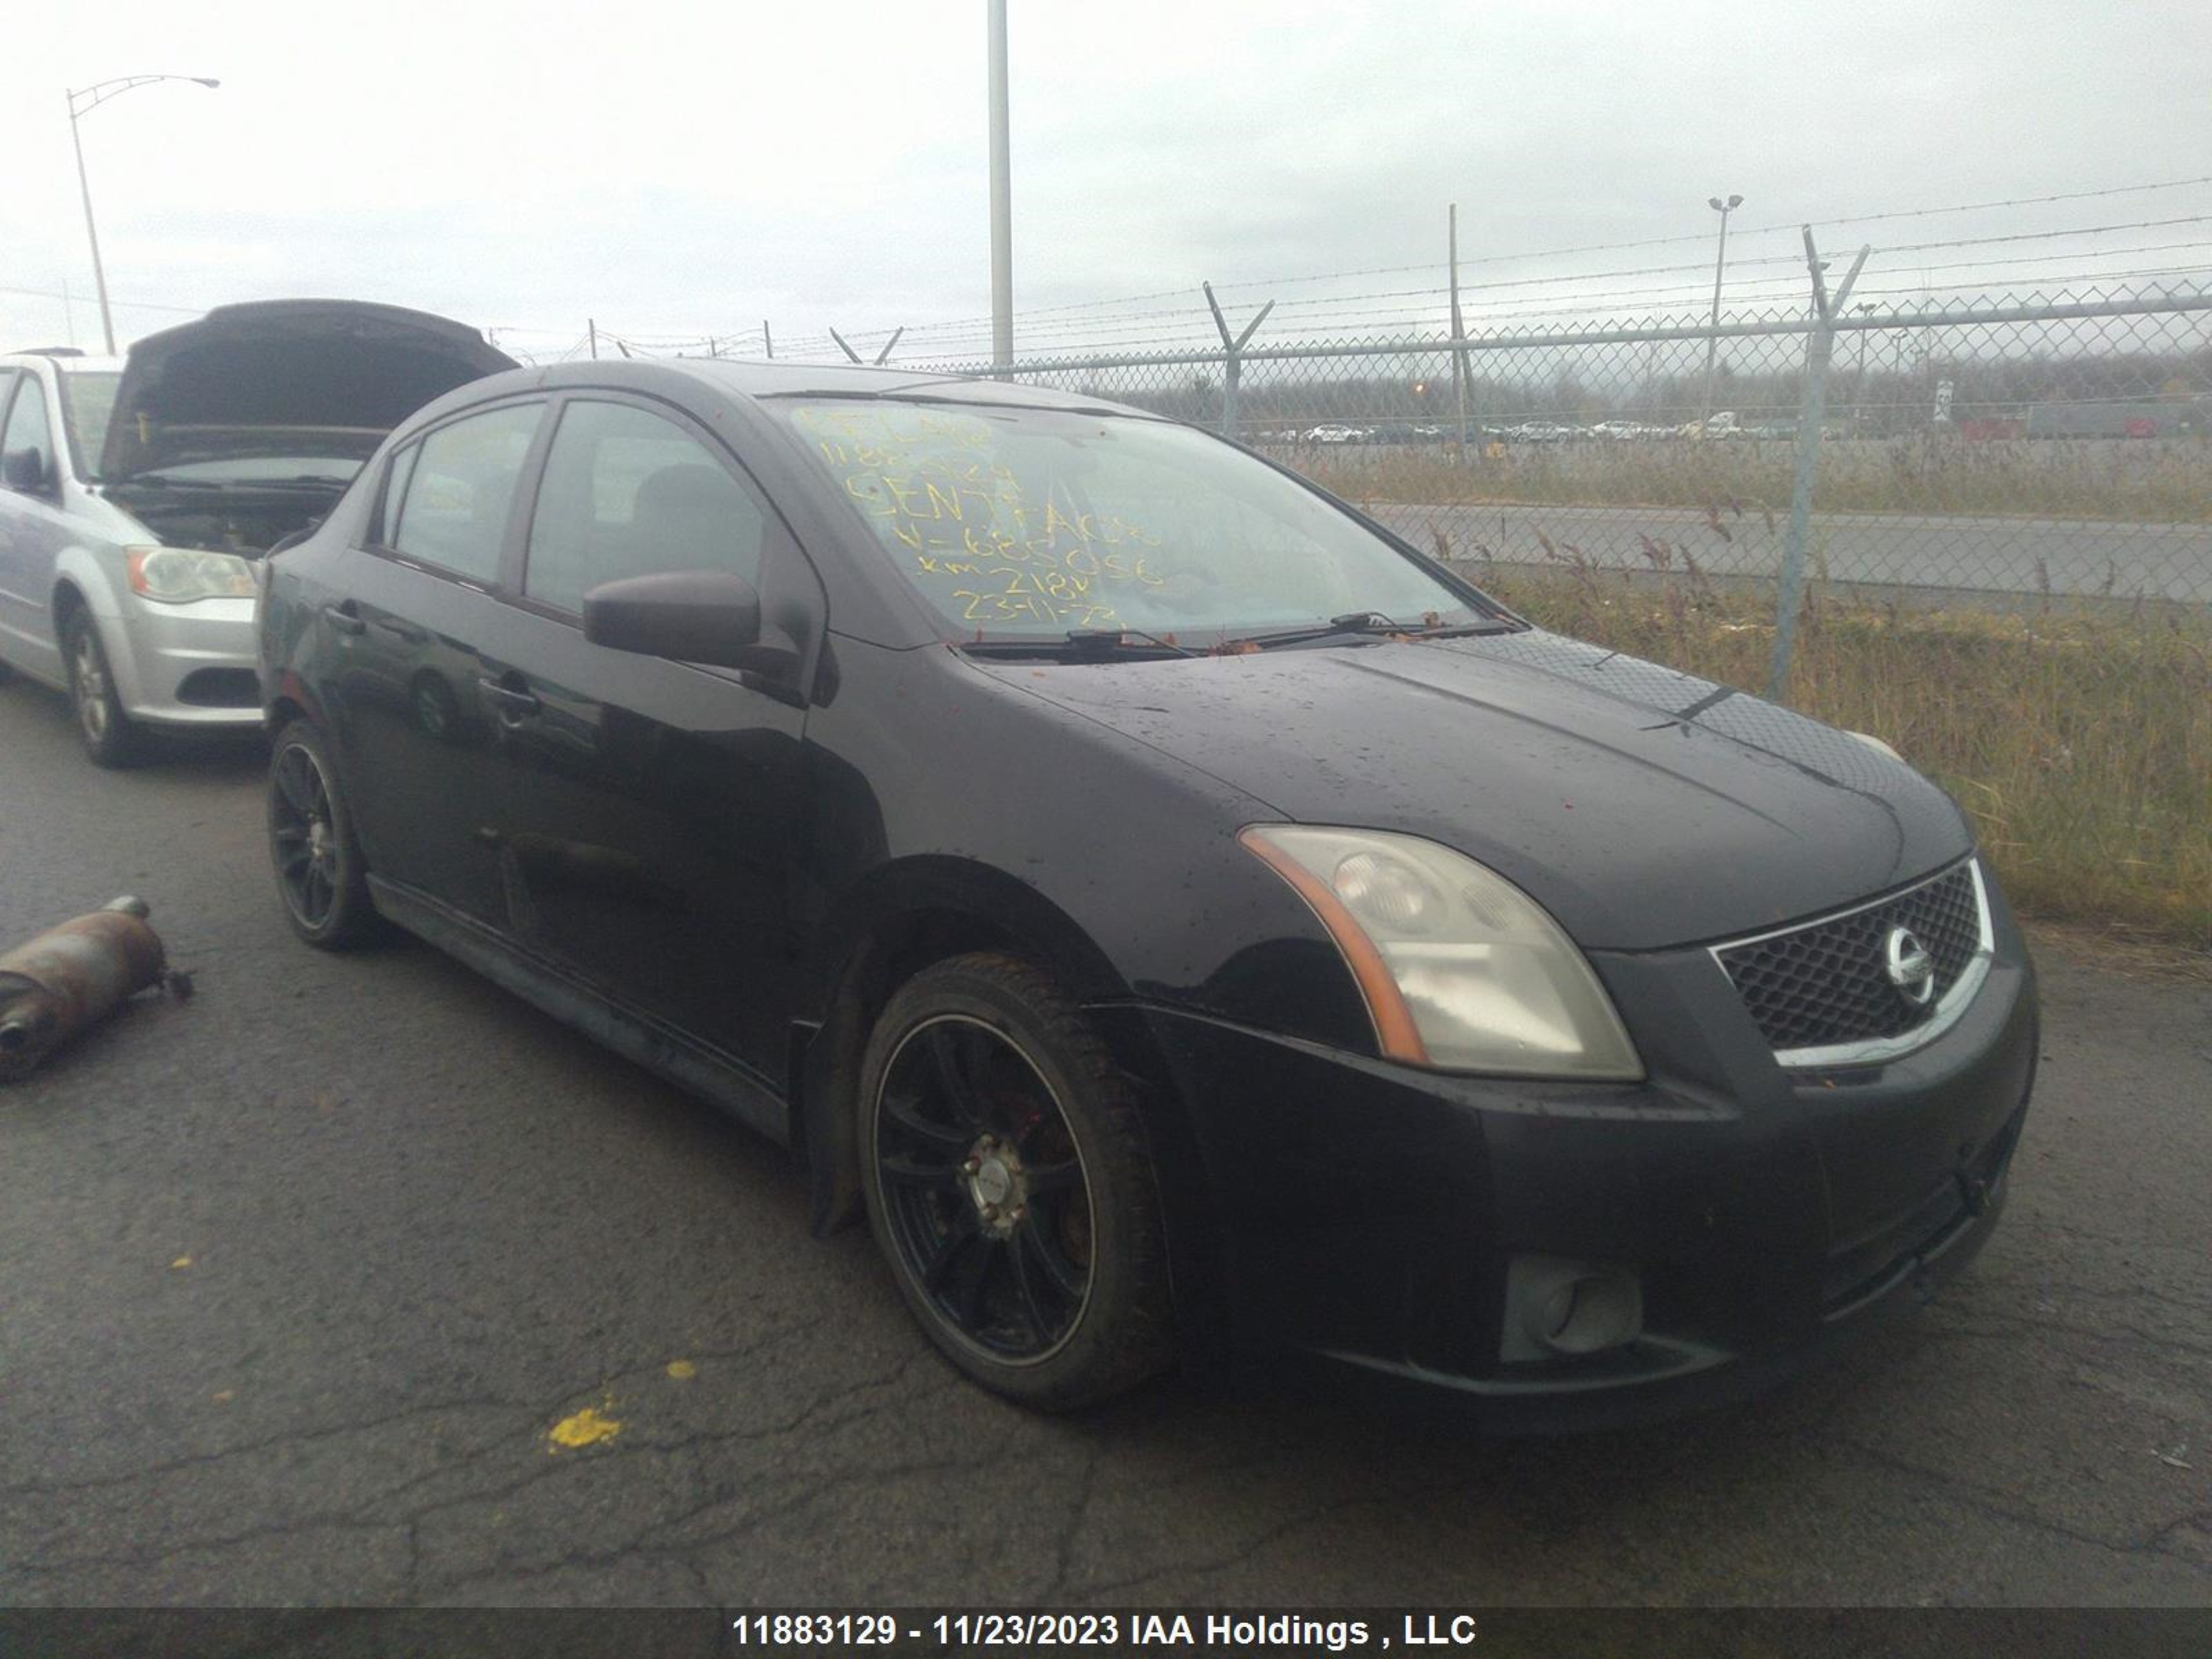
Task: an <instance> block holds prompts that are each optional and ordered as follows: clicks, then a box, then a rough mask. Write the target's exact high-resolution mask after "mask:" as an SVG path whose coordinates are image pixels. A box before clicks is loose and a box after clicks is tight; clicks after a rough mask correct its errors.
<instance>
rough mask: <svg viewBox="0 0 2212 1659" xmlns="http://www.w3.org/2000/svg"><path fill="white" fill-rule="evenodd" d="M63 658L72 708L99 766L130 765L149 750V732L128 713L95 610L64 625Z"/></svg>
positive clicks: (80, 613) (80, 733)
mask: <svg viewBox="0 0 2212 1659" xmlns="http://www.w3.org/2000/svg"><path fill="white" fill-rule="evenodd" d="M62 660H63V662H64V664H65V665H66V666H67V670H68V673H69V694H70V708H72V709H74V710H75V711H76V735H77V740H78V741H79V742H81V743H82V744H84V752H85V753H86V754H87V755H88V756H90V757H92V763H93V764H94V765H95V766H128V765H130V764H131V763H132V762H133V761H136V760H137V759H138V758H139V757H140V755H141V754H142V753H143V750H144V746H145V744H144V738H145V733H144V732H143V731H142V730H141V729H140V728H139V726H137V725H136V724H135V723H134V722H133V721H132V720H131V717H130V716H129V715H128V714H125V713H124V712H123V703H122V700H121V699H120V698H118V696H116V695H115V676H114V675H113V673H112V672H111V671H109V669H108V666H107V648H106V647H105V646H103V645H101V644H100V629H98V628H97V627H96V626H94V623H93V620H92V616H91V613H90V612H88V611H84V610H82V609H77V610H73V611H70V614H69V617H68V619H67V620H66V621H64V623H62Z"/></svg>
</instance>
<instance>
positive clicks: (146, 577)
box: [126, 547, 253, 605]
mask: <svg viewBox="0 0 2212 1659" xmlns="http://www.w3.org/2000/svg"><path fill="white" fill-rule="evenodd" d="M126 558H127V560H128V562H129V566H130V572H131V592H133V593H136V594H137V595H138V596H139V597H140V598H141V599H153V600H155V601H156V602H157V603H159V604H161V605H189V604H191V602H192V601H193V600H194V599H252V597H253V565H252V562H251V561H249V560H246V559H241V558H240V557H239V556H238V555H237V554H235V553H208V552H203V551H201V550H199V549H197V548H191V547H134V548H131V549H130V550H128V551H127V553H126Z"/></svg>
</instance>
